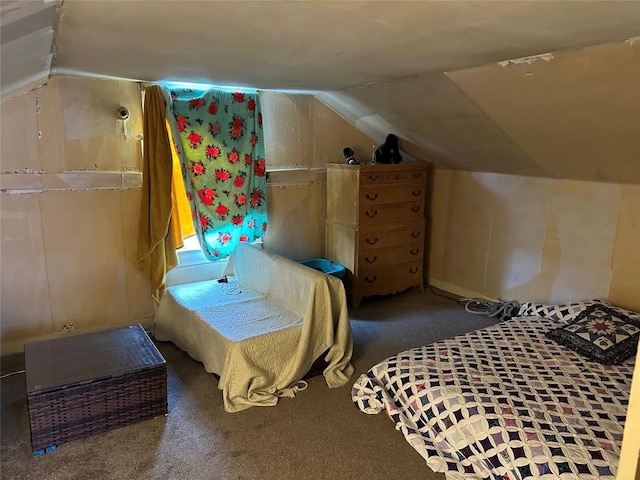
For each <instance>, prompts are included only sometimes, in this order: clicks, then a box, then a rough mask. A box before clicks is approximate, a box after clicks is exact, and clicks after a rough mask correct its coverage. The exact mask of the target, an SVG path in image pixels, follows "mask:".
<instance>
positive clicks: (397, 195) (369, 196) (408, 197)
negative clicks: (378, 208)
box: [359, 183, 425, 206]
mask: <svg viewBox="0 0 640 480" xmlns="http://www.w3.org/2000/svg"><path fill="white" fill-rule="evenodd" d="M424 189H425V187H424V185H422V184H420V183H400V184H397V185H363V186H362V187H361V188H360V198H359V200H360V205H363V206H364V205H381V204H385V203H402V202H417V201H420V202H422V201H424Z"/></svg>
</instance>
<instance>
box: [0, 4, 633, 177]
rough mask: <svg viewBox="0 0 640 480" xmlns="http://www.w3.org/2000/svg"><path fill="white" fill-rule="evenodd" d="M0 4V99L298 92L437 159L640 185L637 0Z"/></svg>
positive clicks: (373, 132)
mask: <svg viewBox="0 0 640 480" xmlns="http://www.w3.org/2000/svg"><path fill="white" fill-rule="evenodd" d="M1 5H2V30H1V33H2V52H1V53H2V56H1V60H2V69H1V73H2V75H1V77H2V91H3V96H5V95H8V94H10V93H12V92H15V91H19V90H20V89H21V88H25V86H28V85H30V84H33V83H34V82H35V83H37V82H38V81H39V80H42V79H43V78H46V77H47V76H48V75H49V74H50V73H53V74H69V75H90V76H105V77H116V78H125V79H132V80H139V81H145V82H154V81H167V80H175V81H187V82H198V83H210V84H217V85H234V86H246V87H255V88H259V89H265V90H282V91H288V92H304V93H310V94H313V95H315V96H317V97H318V98H319V99H320V100H321V101H323V102H324V103H326V104H327V105H329V106H330V107H331V108H333V109H334V110H336V111H337V112H338V113H340V114H341V115H342V116H344V117H345V118H347V119H348V120H350V121H351V122H353V123H354V124H355V125H356V126H358V127H359V128H360V129H361V130H363V131H365V133H368V134H369V135H370V136H372V137H373V138H374V139H379V140H382V139H383V138H384V136H385V135H386V134H387V133H389V132H391V131H393V132H395V133H397V134H398V135H399V136H400V137H401V139H402V140H401V141H402V142H403V144H404V147H405V151H407V152H409V153H410V154H411V155H413V156H414V157H421V158H427V159H429V160H431V161H432V162H433V163H434V164H436V165H439V166H445V167H448V168H456V169H465V170H476V171H495V172H500V173H512V174H518V175H534V176H551V177H561V178H575V179H585V180H603V181H615V182H631V183H640V140H639V139H640V39H639V38H638V36H639V35H640V3H639V2H635V1H622V2H618V1H504V2H502V1H501V2H498V1H453V0H450V1H407V2H405V1H368V2H362V1H268V2H265V1H256V2H252V1H242V2H240V1H179V2H178V1H154V0H143V1H126V2H124V1H117V0H94V1H82V0H63V1H58V2H52V1H46V0H38V1H23V0H22V1H10V0H2V3H1ZM525 57H526V58H525ZM531 57H533V58H531ZM52 58H53V60H51V59H52ZM363 153H364V152H363Z"/></svg>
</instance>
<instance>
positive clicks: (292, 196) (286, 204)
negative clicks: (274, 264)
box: [260, 92, 373, 260]
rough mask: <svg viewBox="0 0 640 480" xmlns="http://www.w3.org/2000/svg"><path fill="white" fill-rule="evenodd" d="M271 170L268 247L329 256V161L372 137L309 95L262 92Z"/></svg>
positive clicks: (297, 256) (298, 256)
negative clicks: (326, 242) (326, 240)
mask: <svg viewBox="0 0 640 480" xmlns="http://www.w3.org/2000/svg"><path fill="white" fill-rule="evenodd" d="M260 102H261V105H262V111H263V117H264V135H265V149H266V156H267V161H268V168H267V170H268V171H269V184H268V185H269V189H268V192H267V193H268V205H269V229H268V232H267V235H266V236H265V238H264V243H265V248H267V249H269V250H270V251H272V252H274V253H277V254H280V255H284V256H286V257H288V258H292V259H294V260H304V259H309V258H317V257H323V256H324V230H325V222H324V219H325V192H326V170H325V164H326V163H327V162H344V156H343V154H342V150H343V148H344V147H346V146H350V147H351V148H353V149H354V150H356V151H358V152H364V151H368V150H369V151H370V149H371V145H372V144H373V140H372V139H371V138H369V137H368V136H367V135H365V134H364V133H362V132H361V131H360V130H359V129H357V128H356V127H355V126H354V125H352V124H350V123H349V122H348V121H346V120H345V119H344V118H342V117H340V116H339V115H337V114H336V113H335V112H334V111H333V110H331V109H329V108H328V107H326V106H325V105H324V104H322V103H321V102H319V101H318V100H317V99H315V98H313V97H311V96H308V95H288V94H284V93H273V92H263V93H261V96H260Z"/></svg>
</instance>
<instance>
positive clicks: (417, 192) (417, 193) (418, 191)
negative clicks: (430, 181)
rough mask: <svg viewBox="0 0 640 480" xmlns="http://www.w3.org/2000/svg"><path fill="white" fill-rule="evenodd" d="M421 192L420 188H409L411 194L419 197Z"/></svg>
mask: <svg viewBox="0 0 640 480" xmlns="http://www.w3.org/2000/svg"><path fill="white" fill-rule="evenodd" d="M421 194H422V190H411V195H413V196H414V197H419V196H420V195H421Z"/></svg>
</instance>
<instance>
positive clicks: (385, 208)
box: [358, 202, 424, 225]
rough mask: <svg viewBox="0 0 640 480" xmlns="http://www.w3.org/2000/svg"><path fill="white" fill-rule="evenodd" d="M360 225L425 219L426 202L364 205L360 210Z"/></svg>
mask: <svg viewBox="0 0 640 480" xmlns="http://www.w3.org/2000/svg"><path fill="white" fill-rule="evenodd" d="M358 214H359V215H358V217H359V218H358V223H359V224H360V225H367V224H371V223H385V222H397V221H405V220H409V219H417V218H423V217H424V202H404V203H386V204H382V205H362V206H360V208H359V209H358Z"/></svg>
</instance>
